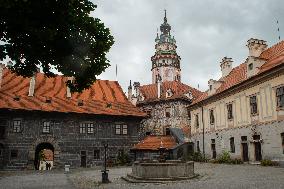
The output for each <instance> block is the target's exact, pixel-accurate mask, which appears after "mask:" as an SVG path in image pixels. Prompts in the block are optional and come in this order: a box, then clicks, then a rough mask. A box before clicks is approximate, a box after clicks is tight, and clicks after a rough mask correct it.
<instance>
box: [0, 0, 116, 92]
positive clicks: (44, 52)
mask: <svg viewBox="0 0 284 189" xmlns="http://www.w3.org/2000/svg"><path fill="white" fill-rule="evenodd" d="M95 8H96V5H94V4H93V3H92V2H90V1H89V0H0V40H1V41H2V42H0V60H3V59H5V58H6V57H7V56H8V57H9V58H10V59H11V60H12V61H13V65H12V66H11V70H12V71H13V72H15V73H17V74H18V75H22V76H24V77H31V76H33V74H34V73H35V72H36V71H37V68H38V67H42V69H43V72H44V73H45V74H46V75H47V76H48V77H52V76H54V75H55V74H54V72H53V69H56V70H58V71H59V72H61V73H62V74H63V75H65V76H67V77H73V78H74V79H73V81H72V82H71V81H68V82H67V85H68V86H69V87H70V89H71V91H82V90H84V89H86V88H88V87H89V86H91V85H92V84H93V82H95V81H96V77H97V76H98V75H99V74H101V73H102V72H103V71H104V70H105V69H106V68H107V67H108V66H109V61H108V59H107V58H106V53H107V52H108V51H109V49H110V47H111V46H112V45H113V43H114V40H113V37H112V36H111V34H110V30H109V29H108V28H106V27H105V26H104V24H103V23H102V22H101V21H100V20H99V19H98V18H93V17H90V16H89V15H90V12H91V11H94V10H95Z"/></svg>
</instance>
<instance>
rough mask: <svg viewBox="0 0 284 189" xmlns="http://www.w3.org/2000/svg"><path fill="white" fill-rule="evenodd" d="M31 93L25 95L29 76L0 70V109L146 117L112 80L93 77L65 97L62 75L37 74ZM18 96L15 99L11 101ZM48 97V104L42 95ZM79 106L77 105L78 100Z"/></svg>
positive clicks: (64, 79) (65, 79) (64, 78)
mask: <svg viewBox="0 0 284 189" xmlns="http://www.w3.org/2000/svg"><path fill="white" fill-rule="evenodd" d="M35 80H36V82H35V92H34V96H32V97H29V96H28V91H29V85H30V78H23V77H22V76H16V75H15V74H14V73H12V72H11V71H10V70H8V69H7V68H4V70H3V78H2V83H1V88H0V109H22V110H40V111H49V112H51V111H56V112H74V113H87V114H103V115H122V116H142V117H143V116H146V114H145V113H144V112H141V111H140V110H139V109H138V108H136V107H135V106H134V105H132V104H131V103H130V102H129V101H128V100H127V98H126V96H125V95H124V92H123V90H122V89H121V87H120V85H119V84H118V82H116V81H108V80H97V81H96V82H95V83H94V84H93V85H92V86H91V87H90V88H89V89H87V90H84V91H83V92H82V93H73V94H72V97H71V98H67V97H66V91H67V87H66V85H65V82H66V81H67V78H66V77H63V76H60V75H58V76H56V77H53V78H48V77H46V76H45V75H44V74H42V73H37V74H36V78H35ZM15 96H19V97H20V99H19V101H17V100H15V99H14V98H15ZM47 97H49V98H51V103H47V102H46V98H47ZM79 99H81V100H83V106H78V100H79Z"/></svg>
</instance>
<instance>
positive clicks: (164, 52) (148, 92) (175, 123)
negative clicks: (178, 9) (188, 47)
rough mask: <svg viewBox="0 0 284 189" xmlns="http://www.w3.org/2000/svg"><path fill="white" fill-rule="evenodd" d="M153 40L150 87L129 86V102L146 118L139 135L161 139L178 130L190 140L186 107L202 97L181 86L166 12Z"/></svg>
mask: <svg viewBox="0 0 284 189" xmlns="http://www.w3.org/2000/svg"><path fill="white" fill-rule="evenodd" d="M160 31H161V33H160V35H159V34H158V33H157V37H156V39H155V42H156V44H155V49H156V52H155V55H154V56H152V57H151V61H152V69H151V71H152V84H149V85H140V83H139V82H134V84H133V86H132V84H131V82H130V86H129V87H128V99H129V101H131V102H132V103H133V104H134V105H136V106H137V107H139V108H140V109H141V110H143V111H144V112H147V113H148V117H147V118H146V119H144V120H143V121H142V122H141V128H142V131H143V132H142V133H146V132H151V133H152V134H157V135H163V134H165V133H166V130H167V128H172V127H178V128H182V129H184V130H185V131H186V132H187V135H188V136H189V131H190V128H189V122H188V120H189V117H188V114H187V106H188V105H189V104H190V103H191V101H192V100H193V99H195V98H197V96H199V95H200V94H201V92H200V91H199V90H197V89H195V88H192V87H190V86H188V85H186V84H183V83H182V82H181V69H180V60H181V58H180V57H179V56H178V54H177V52H176V48H177V46H176V40H175V39H174V37H173V36H172V35H171V33H170V32H171V26H170V25H169V24H168V20H167V17H166V12H165V16H164V22H163V23H162V24H161V26H160Z"/></svg>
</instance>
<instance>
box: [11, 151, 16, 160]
mask: <svg viewBox="0 0 284 189" xmlns="http://www.w3.org/2000/svg"><path fill="white" fill-rule="evenodd" d="M10 157H11V159H16V158H17V157H18V150H11V154H10Z"/></svg>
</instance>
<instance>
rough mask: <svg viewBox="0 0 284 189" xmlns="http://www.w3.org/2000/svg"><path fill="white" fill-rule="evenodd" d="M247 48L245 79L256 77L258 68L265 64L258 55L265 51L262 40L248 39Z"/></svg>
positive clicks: (265, 45) (264, 44) (264, 42)
mask: <svg viewBox="0 0 284 189" xmlns="http://www.w3.org/2000/svg"><path fill="white" fill-rule="evenodd" d="M247 47H248V49H249V56H248V58H247V59H246V62H245V63H246V66H247V78H249V77H252V76H254V75H256V74H257V73H258V71H259V68H260V67H261V66H262V65H263V64H264V63H265V62H266V60H265V59H262V58H260V57H259V56H260V54H261V53H262V52H263V51H264V50H266V48H267V44H266V41H264V40H259V39H253V38H251V39H249V40H248V44H247Z"/></svg>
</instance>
